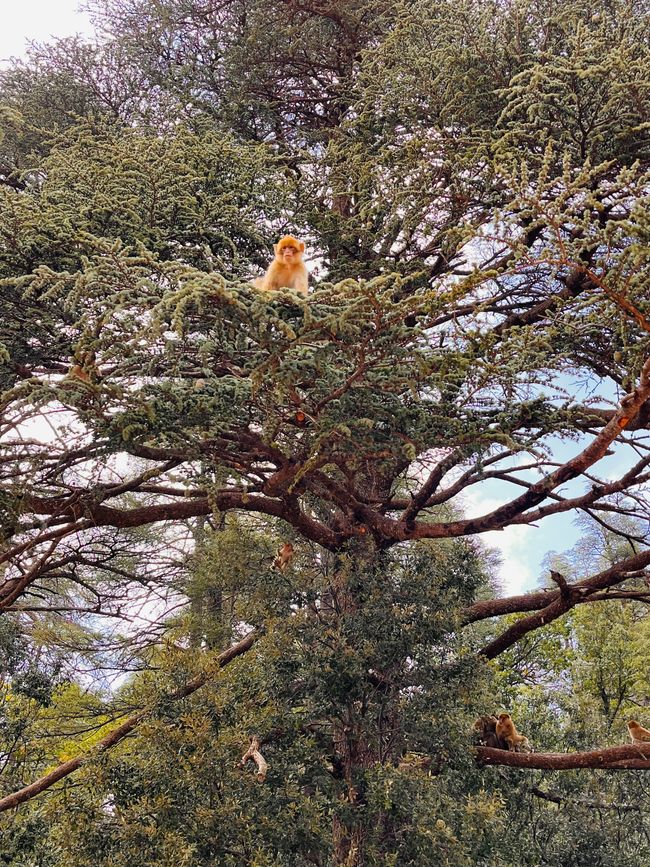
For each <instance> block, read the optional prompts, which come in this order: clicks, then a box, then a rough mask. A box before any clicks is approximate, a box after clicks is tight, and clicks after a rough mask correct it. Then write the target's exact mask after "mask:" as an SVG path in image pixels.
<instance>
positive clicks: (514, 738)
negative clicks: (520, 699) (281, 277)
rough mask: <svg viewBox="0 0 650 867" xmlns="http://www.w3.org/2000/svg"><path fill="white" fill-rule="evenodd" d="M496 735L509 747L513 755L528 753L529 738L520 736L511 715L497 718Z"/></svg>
mask: <svg viewBox="0 0 650 867" xmlns="http://www.w3.org/2000/svg"><path fill="white" fill-rule="evenodd" d="M496 735H497V737H498V738H501V740H502V741H504V742H505V743H506V744H507V745H508V749H509V750H510V752H511V753H519V752H528V751H529V749H530V746H529V744H528V738H527V737H526V736H525V735H520V734H519V732H518V731H517V729H516V728H515V724H514V723H513V721H512V717H511V716H510V714H509V713H500V714H499V716H498V718H497V725H496Z"/></svg>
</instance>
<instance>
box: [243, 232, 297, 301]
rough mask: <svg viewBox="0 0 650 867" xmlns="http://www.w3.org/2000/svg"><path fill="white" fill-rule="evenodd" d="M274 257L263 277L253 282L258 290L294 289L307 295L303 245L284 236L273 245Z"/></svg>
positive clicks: (291, 237)
mask: <svg viewBox="0 0 650 867" xmlns="http://www.w3.org/2000/svg"><path fill="white" fill-rule="evenodd" d="M273 250H274V251H275V257H274V259H273V261H272V262H271V264H270V265H269V267H268V268H267V270H266V274H265V275H264V276H263V277H258V278H257V279H256V280H254V281H253V282H254V284H255V286H256V287H257V288H258V289H263V290H265V291H266V292H276V291H277V290H278V289H283V288H287V289H295V290H296V292H299V293H300V294H301V295H307V291H308V287H307V281H308V274H307V268H306V267H305V263H304V262H303V261H302V254H303V253H304V252H305V245H304V244H303V242H302V241H299V240H298V239H297V238H294V237H293V235H285V236H284V237H283V238H280V240H279V241H278V243H277V244H274V245H273Z"/></svg>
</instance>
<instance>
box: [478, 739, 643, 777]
mask: <svg viewBox="0 0 650 867" xmlns="http://www.w3.org/2000/svg"><path fill="white" fill-rule="evenodd" d="M476 760H477V762H478V763H479V764H481V765H507V766H508V767H510V768H526V769H527V770H533V769H538V770H546V771H568V770H573V769H576V768H608V769H613V770H619V769H630V768H636V769H638V770H650V743H648V744H626V745H625V746H622V747H604V748H603V749H599V750H592V751H591V752H586V753H512V752H510V751H509V750H497V749H494V748H492V747H476Z"/></svg>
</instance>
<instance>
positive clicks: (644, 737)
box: [627, 719, 650, 744]
mask: <svg viewBox="0 0 650 867" xmlns="http://www.w3.org/2000/svg"><path fill="white" fill-rule="evenodd" d="M627 730H628V731H629V733H630V737H631V738H632V743H633V744H642V743H647V742H648V741H650V731H648V729H644V728H643V726H642V725H639V723H638V722H637V721H636V720H635V719H631V720H630V721H629V722H628V724H627Z"/></svg>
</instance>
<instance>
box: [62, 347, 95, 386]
mask: <svg viewBox="0 0 650 867" xmlns="http://www.w3.org/2000/svg"><path fill="white" fill-rule="evenodd" d="M67 378H72V379H80V380H81V381H82V382H85V383H87V384H88V385H90V384H91V383H92V382H96V381H97V380H98V379H99V371H98V370H97V362H96V359H95V353H94V352H92V351H91V350H88V351H86V352H83V351H82V352H76V353H75V355H74V357H73V358H72V363H71V365H70V369H69V370H68V373H67Z"/></svg>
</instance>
